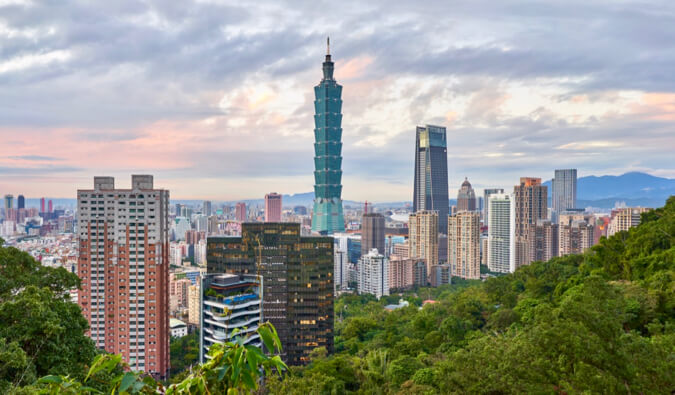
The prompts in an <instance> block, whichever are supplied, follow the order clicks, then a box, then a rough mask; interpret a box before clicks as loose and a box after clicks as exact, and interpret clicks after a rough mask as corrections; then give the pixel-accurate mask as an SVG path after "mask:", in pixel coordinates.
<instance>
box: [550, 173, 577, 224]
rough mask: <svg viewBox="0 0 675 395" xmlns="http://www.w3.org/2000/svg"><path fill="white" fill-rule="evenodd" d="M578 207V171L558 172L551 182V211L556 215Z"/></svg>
mask: <svg viewBox="0 0 675 395" xmlns="http://www.w3.org/2000/svg"><path fill="white" fill-rule="evenodd" d="M576 207H577V169H563V170H556V171H555V173H554V177H553V181H552V182H551V209H552V210H553V212H554V213H555V214H560V213H562V212H563V211H565V210H568V209H571V208H576Z"/></svg>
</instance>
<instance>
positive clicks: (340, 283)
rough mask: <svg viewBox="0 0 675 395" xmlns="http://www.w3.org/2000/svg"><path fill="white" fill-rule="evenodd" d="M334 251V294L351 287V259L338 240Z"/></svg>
mask: <svg viewBox="0 0 675 395" xmlns="http://www.w3.org/2000/svg"><path fill="white" fill-rule="evenodd" d="M333 251H334V252H333V286H334V292H333V294H334V295H337V293H338V291H343V290H346V289H348V288H349V260H348V259H347V258H348V255H347V251H343V250H340V249H339V248H338V244H337V242H336V244H335V247H334V249H333Z"/></svg>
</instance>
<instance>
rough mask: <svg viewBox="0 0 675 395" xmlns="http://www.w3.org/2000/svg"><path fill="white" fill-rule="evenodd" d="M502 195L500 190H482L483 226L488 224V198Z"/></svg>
mask: <svg viewBox="0 0 675 395" xmlns="http://www.w3.org/2000/svg"><path fill="white" fill-rule="evenodd" d="M498 193H499V194H501V193H504V190H503V189H502V188H486V189H484V190H483V224H484V225H487V224H488V218H489V216H488V215H489V214H490V205H489V204H488V202H489V199H490V196H491V195H495V194H498Z"/></svg>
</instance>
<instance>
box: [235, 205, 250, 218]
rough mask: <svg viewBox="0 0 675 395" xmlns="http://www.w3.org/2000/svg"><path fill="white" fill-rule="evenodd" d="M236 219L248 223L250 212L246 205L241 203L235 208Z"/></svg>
mask: <svg viewBox="0 0 675 395" xmlns="http://www.w3.org/2000/svg"><path fill="white" fill-rule="evenodd" d="M234 219H235V220H237V221H238V222H246V220H247V219H248V212H247V211H246V203H244V202H239V203H237V205H236V206H235V207H234Z"/></svg>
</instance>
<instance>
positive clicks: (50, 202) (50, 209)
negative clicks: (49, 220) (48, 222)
mask: <svg viewBox="0 0 675 395" xmlns="http://www.w3.org/2000/svg"><path fill="white" fill-rule="evenodd" d="M47 206H48V208H47V211H48V212H50V213H53V212H54V202H52V199H49V202H48V203H47Z"/></svg>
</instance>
